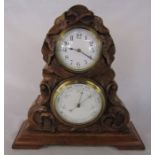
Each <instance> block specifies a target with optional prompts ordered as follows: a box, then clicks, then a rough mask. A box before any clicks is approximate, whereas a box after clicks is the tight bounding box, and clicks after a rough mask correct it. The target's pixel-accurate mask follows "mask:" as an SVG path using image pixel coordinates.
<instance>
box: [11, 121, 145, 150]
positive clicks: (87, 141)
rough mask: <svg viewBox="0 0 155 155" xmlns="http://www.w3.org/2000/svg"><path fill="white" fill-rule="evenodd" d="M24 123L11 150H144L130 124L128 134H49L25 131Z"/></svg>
mask: <svg viewBox="0 0 155 155" xmlns="http://www.w3.org/2000/svg"><path fill="white" fill-rule="evenodd" d="M27 126H28V122H27V121H25V122H24V123H23V124H22V126H21V129H20V130H19V133H18V135H17V137H16V139H15V141H14V143H13V145H12V148H13V149H39V148H41V147H42V146H44V145H78V146H80V145H81V146H82V145H84V146H114V147H117V148H118V149H121V150H133V149H134V150H144V149H145V146H144V144H143V142H142V140H141V139H140V137H139V135H138V133H137V131H136V129H135V127H134V125H133V124H132V123H131V122H130V123H129V129H130V133H128V134H125V133H88V134H82V133H56V134H55V133H49V132H42V131H32V130H28V129H27Z"/></svg>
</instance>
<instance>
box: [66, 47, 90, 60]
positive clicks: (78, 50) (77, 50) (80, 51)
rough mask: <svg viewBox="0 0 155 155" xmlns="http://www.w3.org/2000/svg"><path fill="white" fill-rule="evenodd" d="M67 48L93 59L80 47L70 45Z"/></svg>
mask: <svg viewBox="0 0 155 155" xmlns="http://www.w3.org/2000/svg"><path fill="white" fill-rule="evenodd" d="M69 49H70V50H73V51H76V52H79V53H81V54H83V55H85V56H86V57H87V58H89V59H91V60H93V58H92V57H91V56H90V55H87V54H86V53H85V52H83V51H82V50H81V49H80V48H78V49H75V48H72V47H70V48H69Z"/></svg>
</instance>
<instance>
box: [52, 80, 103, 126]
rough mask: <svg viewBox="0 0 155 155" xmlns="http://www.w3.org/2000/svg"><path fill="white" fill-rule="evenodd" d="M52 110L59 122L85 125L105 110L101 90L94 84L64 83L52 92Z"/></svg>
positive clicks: (88, 82)
mask: <svg viewBox="0 0 155 155" xmlns="http://www.w3.org/2000/svg"><path fill="white" fill-rule="evenodd" d="M52 104H53V107H52V110H53V111H54V113H55V114H56V117H57V118H58V119H60V120H61V121H64V122H68V123H70V124H76V125H81V124H87V123H89V122H92V121H94V120H96V119H97V118H98V116H99V115H100V114H101V112H102V111H103V109H104V108H105V98H104V94H103V92H102V90H101V89H100V88H99V87H98V86H96V85H95V84H94V83H92V82H90V81H87V82H86V83H78V82H77V83H75V82H73V83H70V82H68V83H64V84H62V85H60V86H59V87H58V88H57V89H56V90H55V92H54V96H53V99H52Z"/></svg>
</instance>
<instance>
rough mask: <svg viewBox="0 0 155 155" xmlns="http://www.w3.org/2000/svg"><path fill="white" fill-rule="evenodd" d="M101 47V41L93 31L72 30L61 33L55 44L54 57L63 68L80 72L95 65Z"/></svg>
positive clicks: (83, 29)
mask: <svg viewBox="0 0 155 155" xmlns="http://www.w3.org/2000/svg"><path fill="white" fill-rule="evenodd" d="M101 47H102V44H101V41H100V39H99V38H98V35H97V33H96V32H95V31H94V30H92V29H89V30H88V29H85V28H72V29H70V30H68V31H65V32H62V33H61V35H60V37H59V40H58V42H57V44H56V57H57V59H58V61H59V62H60V63H61V64H62V65H63V66H64V67H65V68H67V69H69V70H71V71H75V72H82V71H86V70H88V69H90V68H91V67H93V66H94V65H95V64H96V63H97V61H98V60H99V58H100V55H101Z"/></svg>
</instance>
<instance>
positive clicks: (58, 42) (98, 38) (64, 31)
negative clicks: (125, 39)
mask: <svg viewBox="0 0 155 155" xmlns="http://www.w3.org/2000/svg"><path fill="white" fill-rule="evenodd" d="M75 28H83V29H86V30H88V31H91V32H92V33H93V34H94V35H95V37H96V39H97V41H98V44H99V43H100V44H101V45H100V49H99V56H98V59H97V60H96V62H95V63H94V64H93V65H91V66H89V67H87V68H85V69H71V68H69V67H67V66H66V65H65V64H64V63H63V62H62V60H61V59H60V56H59V52H58V48H59V46H60V40H61V39H62V38H63V37H64V35H65V33H66V32H68V31H70V30H72V29H75ZM102 49H103V46H102V41H101V39H100V36H99V34H98V33H97V32H96V31H95V29H93V28H91V27H88V26H85V25H76V26H75V25H74V26H71V27H69V28H67V29H65V30H63V31H62V32H61V33H60V34H59V37H58V38H57V42H56V50H55V56H56V59H57V61H58V62H59V63H60V65H61V66H63V67H64V69H66V70H68V71H70V72H73V73H84V72H87V71H89V69H91V68H93V67H95V66H96V64H97V63H98V61H99V60H100V59H101V55H102Z"/></svg>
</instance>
